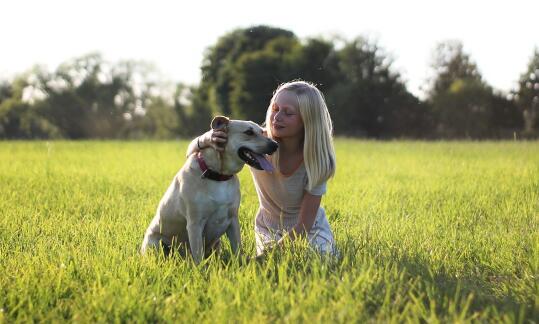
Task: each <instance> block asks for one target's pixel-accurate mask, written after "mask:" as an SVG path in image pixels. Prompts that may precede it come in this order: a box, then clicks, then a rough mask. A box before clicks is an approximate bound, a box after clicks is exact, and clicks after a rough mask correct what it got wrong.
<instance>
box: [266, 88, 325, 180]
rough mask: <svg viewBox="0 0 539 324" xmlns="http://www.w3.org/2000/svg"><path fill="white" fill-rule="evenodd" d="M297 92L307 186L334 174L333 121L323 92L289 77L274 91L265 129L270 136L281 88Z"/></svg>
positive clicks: (275, 163)
mask: <svg viewBox="0 0 539 324" xmlns="http://www.w3.org/2000/svg"><path fill="white" fill-rule="evenodd" d="M285 90H286V91H290V92H292V93H294V94H296V96H297V98H298V103H299V113H300V116H301V119H302V120H303V128H304V137H303V161H304V164H305V170H306V172H307V178H308V183H307V189H308V190H311V189H312V188H313V187H315V186H317V185H319V184H321V183H323V182H324V181H327V180H328V179H329V178H331V177H332V176H333V175H334V174H335V168H336V163H335V162H336V161H335V149H334V147H333V124H332V122H331V117H330V115H329V111H328V108H327V105H326V101H325V100H324V95H323V94H322V92H320V90H318V89H317V88H316V86H315V85H313V84H311V83H309V82H305V81H291V82H287V83H283V84H281V85H280V86H279V87H277V90H275V92H274V93H273V97H272V98H271V101H270V105H269V107H268V111H267V112H266V131H267V134H268V136H269V137H270V138H273V134H272V133H271V127H270V118H271V111H272V108H273V104H274V102H275V98H276V97H277V95H278V94H279V93H280V92H281V91H285ZM272 160H273V162H274V163H273V164H274V166H275V168H276V169H277V170H278V169H279V163H278V161H279V151H277V152H275V153H274V154H273V155H272Z"/></svg>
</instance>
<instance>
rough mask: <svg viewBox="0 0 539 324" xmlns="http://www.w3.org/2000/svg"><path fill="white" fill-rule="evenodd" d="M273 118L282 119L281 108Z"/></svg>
mask: <svg viewBox="0 0 539 324" xmlns="http://www.w3.org/2000/svg"><path fill="white" fill-rule="evenodd" d="M273 120H277V121H279V120H281V110H279V111H278V112H276V113H275V115H273Z"/></svg>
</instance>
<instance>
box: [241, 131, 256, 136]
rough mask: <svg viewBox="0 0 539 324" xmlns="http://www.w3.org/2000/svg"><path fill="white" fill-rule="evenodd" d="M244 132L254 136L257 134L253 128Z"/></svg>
mask: <svg viewBox="0 0 539 324" xmlns="http://www.w3.org/2000/svg"><path fill="white" fill-rule="evenodd" d="M243 134H245V135H249V136H253V135H254V134H255V132H253V130H252V129H248V130H246V131H245V132H243Z"/></svg>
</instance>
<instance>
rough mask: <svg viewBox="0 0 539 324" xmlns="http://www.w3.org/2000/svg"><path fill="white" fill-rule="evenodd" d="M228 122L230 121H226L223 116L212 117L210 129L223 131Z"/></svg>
mask: <svg viewBox="0 0 539 324" xmlns="http://www.w3.org/2000/svg"><path fill="white" fill-rule="evenodd" d="M229 122H230V119H228V118H227V117H225V116H217V117H214V118H213V120H212V121H211V128H212V129H225V130H226V127H227V126H228V123H229Z"/></svg>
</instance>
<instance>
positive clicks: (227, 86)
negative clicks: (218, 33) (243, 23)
mask: <svg viewBox="0 0 539 324" xmlns="http://www.w3.org/2000/svg"><path fill="white" fill-rule="evenodd" d="M276 38H285V39H291V40H295V41H297V39H296V36H295V35H294V34H293V33H292V32H290V31H287V30H284V29H280V28H273V27H268V26H254V27H250V28H244V29H236V30H234V31H232V32H230V33H227V34H225V35H224V36H222V37H221V38H219V40H218V41H217V44H216V45H215V46H212V47H210V48H209V49H208V50H207V51H206V53H205V55H204V59H203V62H202V68H201V70H202V81H201V87H200V89H201V91H197V95H198V96H199V97H198V98H197V99H196V101H197V102H198V104H202V102H201V100H203V99H206V100H208V102H206V103H204V104H203V105H205V106H207V107H209V108H210V111H211V112H212V113H214V114H218V113H219V114H224V115H232V116H233V117H235V116H234V115H233V113H234V112H233V111H232V101H231V98H230V95H231V94H232V92H233V91H234V89H233V87H234V86H233V84H234V82H235V81H234V78H236V77H237V69H238V67H240V65H238V62H239V61H240V60H241V57H242V56H244V55H248V54H249V53H251V52H256V51H260V50H263V49H264V47H265V46H266V45H267V43H268V42H270V41H271V40H273V39H276ZM244 60H246V59H244ZM247 61H249V60H247ZM236 88H237V87H236ZM206 92H207V93H206Z"/></svg>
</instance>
